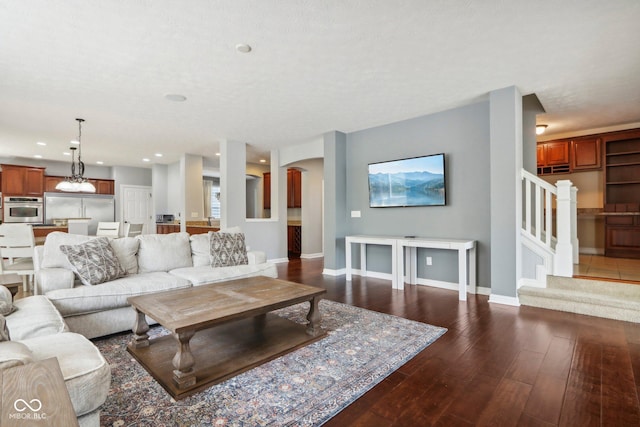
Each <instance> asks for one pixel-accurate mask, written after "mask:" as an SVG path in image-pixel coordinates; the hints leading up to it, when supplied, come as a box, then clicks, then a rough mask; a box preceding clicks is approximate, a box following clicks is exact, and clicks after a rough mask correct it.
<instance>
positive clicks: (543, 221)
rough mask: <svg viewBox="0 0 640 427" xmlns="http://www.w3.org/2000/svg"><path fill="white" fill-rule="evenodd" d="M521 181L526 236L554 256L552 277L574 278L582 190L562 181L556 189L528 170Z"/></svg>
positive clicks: (567, 181) (523, 230) (550, 272)
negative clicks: (578, 205)
mask: <svg viewBox="0 0 640 427" xmlns="http://www.w3.org/2000/svg"><path fill="white" fill-rule="evenodd" d="M521 178H522V181H523V185H524V191H523V197H524V203H523V208H522V212H523V217H524V218H523V219H522V224H523V226H522V233H523V234H524V235H526V236H527V237H528V238H529V239H530V240H532V241H533V242H534V243H535V244H537V245H539V246H540V247H541V248H543V249H544V250H545V251H547V252H550V253H552V254H553V271H549V272H548V274H553V275H556V276H564V277H571V276H573V264H574V263H575V264H577V263H578V238H577V213H576V212H577V206H576V193H577V191H578V190H577V189H576V187H574V186H573V184H572V183H571V181H569V180H560V181H558V182H556V185H555V186H553V185H551V184H549V183H548V182H546V181H544V180H542V179H540V178H538V177H537V176H536V175H533V174H532V173H530V172H527V171H526V170H524V169H523V170H522V173H521ZM554 206H555V209H556V215H555V223H554V221H553V217H554V215H553V208H554Z"/></svg>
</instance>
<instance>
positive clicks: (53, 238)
mask: <svg viewBox="0 0 640 427" xmlns="http://www.w3.org/2000/svg"><path fill="white" fill-rule="evenodd" d="M93 238H95V236H94V237H92V236H81V235H79V234H69V233H64V232H62V231H54V232H52V233H49V234H47V238H46V239H45V241H44V250H43V254H42V266H41V267H42V268H56V267H59V268H66V269H67V270H72V269H73V268H72V266H71V264H69V260H68V259H67V256H66V255H65V254H63V253H62V251H61V250H60V246H61V245H79V244H81V243H84V242H88V241H89V240H91V239H93Z"/></svg>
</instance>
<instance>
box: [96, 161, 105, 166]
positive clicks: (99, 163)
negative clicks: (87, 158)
mask: <svg viewBox="0 0 640 427" xmlns="http://www.w3.org/2000/svg"><path fill="white" fill-rule="evenodd" d="M96 164H98V165H104V162H103V161H102V160H98V161H97V162H96Z"/></svg>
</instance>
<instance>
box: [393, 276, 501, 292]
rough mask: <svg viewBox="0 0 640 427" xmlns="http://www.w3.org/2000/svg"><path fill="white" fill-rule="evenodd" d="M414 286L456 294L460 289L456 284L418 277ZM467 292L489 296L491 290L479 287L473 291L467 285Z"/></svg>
mask: <svg viewBox="0 0 640 427" xmlns="http://www.w3.org/2000/svg"><path fill="white" fill-rule="evenodd" d="M407 282H408V280H407V279H405V283H407ZM416 285H420V286H431V287H433V288H440V289H449V290H451V291H456V292H458V290H459V289H460V286H459V285H458V283H456V282H443V281H441V280H432V279H421V278H419V277H418V279H417V283H416ZM467 292H469V293H471V294H479V295H490V294H491V289H489V288H483V287H480V286H476V287H475V289H474V288H472V287H471V285H467Z"/></svg>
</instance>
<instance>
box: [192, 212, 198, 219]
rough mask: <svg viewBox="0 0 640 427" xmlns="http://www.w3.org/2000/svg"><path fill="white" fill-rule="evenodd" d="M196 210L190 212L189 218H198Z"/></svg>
mask: <svg viewBox="0 0 640 427" xmlns="http://www.w3.org/2000/svg"><path fill="white" fill-rule="evenodd" d="M198 216H199V215H198V212H191V218H198Z"/></svg>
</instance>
